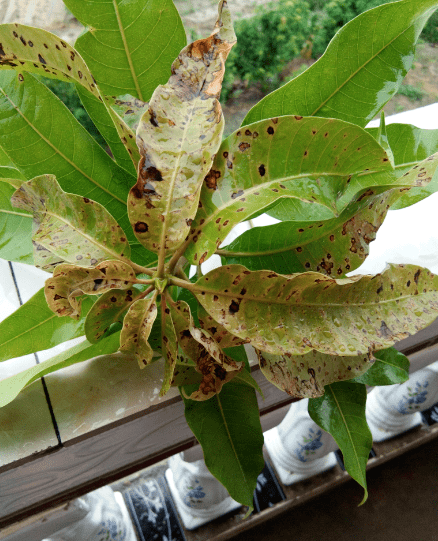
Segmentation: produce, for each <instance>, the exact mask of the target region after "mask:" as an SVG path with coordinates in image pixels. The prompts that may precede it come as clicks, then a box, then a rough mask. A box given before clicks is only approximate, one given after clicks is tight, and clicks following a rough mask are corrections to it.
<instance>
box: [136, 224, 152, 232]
mask: <svg viewBox="0 0 438 541" xmlns="http://www.w3.org/2000/svg"><path fill="white" fill-rule="evenodd" d="M134 229H135V231H136V232H137V233H146V231H148V229H149V227H148V225H147V224H146V223H145V222H137V223H136V224H135V225H134Z"/></svg>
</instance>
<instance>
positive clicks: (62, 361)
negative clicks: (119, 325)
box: [0, 333, 119, 408]
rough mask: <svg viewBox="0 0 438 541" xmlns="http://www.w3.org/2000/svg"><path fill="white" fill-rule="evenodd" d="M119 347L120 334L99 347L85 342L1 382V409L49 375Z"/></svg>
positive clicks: (104, 341)
mask: <svg viewBox="0 0 438 541" xmlns="http://www.w3.org/2000/svg"><path fill="white" fill-rule="evenodd" d="M118 345H119V333H115V334H112V335H111V336H109V337H108V338H105V339H104V340H102V341H101V342H100V343H99V344H98V345H92V344H90V343H89V342H87V341H85V342H82V343H80V344H78V345H77V346H74V347H72V348H70V349H68V350H67V351H63V352H62V353H60V354H59V355H56V357H52V358H51V359H47V360H46V361H43V362H41V363H39V364H37V365H35V366H32V367H31V368H28V369H27V370H24V371H23V372H20V373H18V374H16V375H14V376H11V377H10V378H6V379H3V380H1V381H0V408H2V407H3V406H6V404H9V403H10V402H12V400H14V398H15V397H16V396H17V395H18V393H19V392H20V391H21V390H22V389H24V387H26V386H27V385H30V384H31V383H33V382H34V381H36V380H37V379H39V378H42V377H43V376H46V375H47V374H51V373H52V372H56V371H57V370H61V369H62V368H66V367H67V366H71V365H73V364H77V363H81V362H84V361H87V360H89V359H92V358H93V357H98V356H101V355H109V354H111V353H114V352H115V351H117V347H118Z"/></svg>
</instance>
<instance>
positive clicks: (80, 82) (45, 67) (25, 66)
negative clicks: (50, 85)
mask: <svg viewBox="0 0 438 541" xmlns="http://www.w3.org/2000/svg"><path fill="white" fill-rule="evenodd" d="M0 42H1V43H2V50H1V51H0V53H1V54H0V70H1V69H3V70H5V69H6V70H11V69H13V70H15V71H18V72H20V73H19V77H23V72H29V73H37V74H40V75H43V76H44V77H49V78H51V79H60V80H62V81H68V82H72V83H76V86H77V88H81V89H83V90H84V91H85V92H83V91H81V90H79V95H80V96H81V98H84V96H86V95H87V94H88V96H89V98H88V99H87V98H85V100H84V101H83V103H84V105H85V107H86V108H87V110H88V109H89V112H90V116H91V118H92V120H93V121H95V120H96V121H97V124H99V126H100V127H101V128H102V127H103V128H104V130H103V131H104V134H105V135H109V136H110V142H111V143H112V142H113V141H114V140H115V133H114V131H116V132H117V133H118V134H119V137H120V139H122V141H123V143H124V144H125V146H126V149H127V150H128V152H129V153H130V155H131V158H132V161H133V162H134V165H135V166H136V165H137V163H138V159H139V154H138V150H137V147H136V145H135V140H134V134H133V133H132V131H131V130H130V129H129V128H128V126H126V125H125V124H124V122H123V121H121V119H120V118H119V117H118V116H117V115H116V114H115V113H114V111H112V109H111V108H110V107H109V104H108V103H107V101H106V100H105V99H104V96H102V95H101V93H100V91H99V89H98V87H97V86H96V81H95V80H94V77H93V75H92V74H91V73H90V70H89V69H88V67H87V65H86V64H85V62H84V60H83V58H82V57H81V56H80V54H79V53H78V52H77V51H76V50H75V49H73V47H71V46H70V45H69V44H68V43H66V42H65V41H63V40H62V39H60V38H59V37H58V36H56V35H55V34H51V33H50V32H47V31H46V30H41V29H40V28H33V27H30V26H24V25H20V24H4V25H0ZM92 97H93V98H94V99H92ZM98 102H99V103H100V106H99V104H98ZM105 126H107V128H106V129H105ZM119 143H120V141H118V142H117V145H116V147H117V148H115V150H116V155H117V156H118V157H120V156H121V155H122V156H123V161H125V160H126V157H127V155H126V151H125V152H124V154H123V153H122V151H121V148H120V145H119ZM128 170H131V171H132V165H131V166H130V167H129V169H128ZM51 172H53V171H51Z"/></svg>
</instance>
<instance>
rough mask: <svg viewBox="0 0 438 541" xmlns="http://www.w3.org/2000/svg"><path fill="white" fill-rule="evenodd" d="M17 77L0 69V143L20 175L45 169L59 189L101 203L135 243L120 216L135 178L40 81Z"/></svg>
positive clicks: (27, 77) (41, 173)
mask: <svg viewBox="0 0 438 541" xmlns="http://www.w3.org/2000/svg"><path fill="white" fill-rule="evenodd" d="M21 79H22V80H20V78H18V77H17V76H16V74H15V73H14V72H8V71H5V72H2V73H1V72H0V145H1V146H2V147H3V148H4V149H5V151H6V152H7V154H8V156H10V157H11V159H12V160H13V161H14V163H15V164H16V167H17V168H18V169H19V170H20V171H21V172H22V173H23V175H25V177H26V178H33V177H35V176H38V175H44V174H46V173H47V171H50V173H51V174H53V175H55V176H56V177H57V179H58V182H59V184H60V186H61V188H62V189H63V190H64V191H66V192H69V193H75V194H77V195H81V196H83V197H89V198H90V199H93V200H94V201H97V202H98V203H100V204H101V205H103V206H104V207H105V208H106V209H107V210H108V212H110V213H111V214H112V215H113V216H114V218H115V219H116V220H117V222H118V223H119V224H120V226H121V227H122V228H123V229H124V230H125V231H126V232H127V235H128V238H132V239H133V240H134V241H135V237H134V236H133V235H132V232H131V227H130V224H129V221H128V217H127V215H126V199H127V196H128V193H129V189H130V188H131V186H133V184H135V177H133V176H131V175H129V174H128V173H127V172H126V171H125V170H124V169H122V168H121V167H119V166H117V165H116V164H115V163H114V162H113V160H111V158H110V157H109V156H108V154H106V152H105V151H104V150H103V149H102V148H101V147H100V146H99V145H98V144H97V143H96V142H95V141H94V139H93V138H92V137H91V136H90V135H89V134H88V132H87V131H86V130H85V129H84V128H83V127H82V126H81V125H80V124H79V123H78V122H77V121H76V119H75V118H74V117H73V115H72V114H71V113H70V111H69V110H68V109H67V108H66V107H65V106H64V105H63V103H62V102H61V101H60V100H58V99H57V98H56V97H55V96H54V95H53V93H52V92H50V91H49V90H48V89H47V88H46V87H45V86H44V85H43V84H42V83H40V82H39V81H37V80H36V79H35V78H34V77H32V75H30V74H25V75H23V76H22V77H21ZM36 104H38V106H36ZM135 242H136V241H135Z"/></svg>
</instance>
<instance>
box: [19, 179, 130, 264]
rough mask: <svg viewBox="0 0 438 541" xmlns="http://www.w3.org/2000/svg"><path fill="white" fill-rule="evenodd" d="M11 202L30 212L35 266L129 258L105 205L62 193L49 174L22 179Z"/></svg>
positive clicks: (117, 227) (119, 229) (124, 238)
mask: <svg viewBox="0 0 438 541" xmlns="http://www.w3.org/2000/svg"><path fill="white" fill-rule="evenodd" d="M11 203H12V205H13V206H14V207H15V208H18V209H24V210H25V211H29V212H32V213H33V235H32V241H33V244H34V260H35V266H36V267H38V268H41V269H43V270H51V269H53V267H54V266H56V265H57V264H59V263H63V262H66V263H74V264H76V265H80V266H84V267H89V266H94V265H97V264H98V263H101V262H102V261H105V260H107V259H122V258H125V259H129V256H130V252H131V250H130V247H129V244H128V240H127V238H126V235H125V233H124V232H123V230H122V228H121V227H120V226H119V225H118V223H117V222H116V220H115V219H114V218H113V217H112V216H111V214H110V213H109V212H108V211H107V210H106V208H105V207H103V206H102V205H99V203H96V202H95V201H92V200H91V199H88V198H86V197H80V196H79V195H72V194H70V193H66V192H64V191H63V190H62V189H61V187H60V186H59V184H58V182H57V181H56V177H55V176H53V175H42V176H40V177H36V178H34V179H32V180H30V181H29V182H24V183H23V184H21V186H20V188H19V189H18V190H17V191H16V192H15V193H14V194H13V196H12V198H11ZM14 241H15V240H14ZM47 261H48V263H47Z"/></svg>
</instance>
